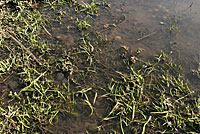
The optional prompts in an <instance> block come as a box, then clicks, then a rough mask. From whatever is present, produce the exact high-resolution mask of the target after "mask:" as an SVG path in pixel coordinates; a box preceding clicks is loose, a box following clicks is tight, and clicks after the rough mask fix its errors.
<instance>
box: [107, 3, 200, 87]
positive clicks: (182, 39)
mask: <svg viewBox="0 0 200 134" xmlns="http://www.w3.org/2000/svg"><path fill="white" fill-rule="evenodd" d="M110 3H111V9H110V10H111V14H112V16H115V17H116V16H120V15H123V14H124V15H125V16H126V19H125V21H123V22H121V23H119V24H118V25H117V27H116V28H113V29H112V30H110V31H106V32H105V34H106V35H107V36H108V38H109V39H115V38H116V37H120V39H117V38H116V39H117V41H118V43H119V44H121V45H126V46H128V47H129V48H131V50H132V51H136V50H137V49H138V48H142V49H144V52H143V55H142V58H145V59H146V58H147V59H148V58H149V57H151V56H153V55H155V54H156V53H157V52H160V50H164V51H168V52H169V53H171V55H172V57H173V58H174V59H175V61H176V62H177V63H178V64H181V66H182V67H183V70H184V72H185V74H186V75H187V76H186V77H187V78H189V77H190V75H189V73H191V70H192V69H195V68H198V63H199V61H200V26H199V25H200V9H199V6H200V1H198V0H190V1H188V0H124V1H117V0H114V1H110ZM109 18H111V17H109V16H108V17H107V18H106V20H104V21H105V22H107V23H114V21H115V20H113V19H112V20H110V19H109ZM118 18H119V17H118ZM190 78H191V77H190ZM197 85H198V86H197V88H200V87H199V84H198V83H197Z"/></svg>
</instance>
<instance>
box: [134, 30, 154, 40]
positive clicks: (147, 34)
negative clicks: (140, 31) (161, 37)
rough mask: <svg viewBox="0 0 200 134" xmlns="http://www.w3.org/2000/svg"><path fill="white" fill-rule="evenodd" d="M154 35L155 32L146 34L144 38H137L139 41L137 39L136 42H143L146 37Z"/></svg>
mask: <svg viewBox="0 0 200 134" xmlns="http://www.w3.org/2000/svg"><path fill="white" fill-rule="evenodd" d="M155 33H156V32H153V33H150V34H147V35H145V36H143V37H141V38H139V39H137V40H138V41H140V40H143V39H145V38H147V37H150V36H152V35H154V34H155Z"/></svg>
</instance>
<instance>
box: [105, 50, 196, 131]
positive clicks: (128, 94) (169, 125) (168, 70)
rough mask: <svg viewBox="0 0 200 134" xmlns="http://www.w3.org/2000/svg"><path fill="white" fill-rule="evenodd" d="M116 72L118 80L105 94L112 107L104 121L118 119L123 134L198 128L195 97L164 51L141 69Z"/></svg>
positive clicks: (113, 82) (109, 86)
mask: <svg viewBox="0 0 200 134" xmlns="http://www.w3.org/2000/svg"><path fill="white" fill-rule="evenodd" d="M117 73H119V74H120V75H121V80H120V81H119V80H118V81H116V80H113V81H111V82H110V84H109V85H108V89H107V93H106V94H105V96H104V97H107V99H108V100H109V101H110V103H111V106H112V108H111V109H110V110H109V112H108V116H107V117H106V118H104V119H103V120H113V119H116V118H117V119H118V120H119V123H120V126H121V132H122V133H128V131H129V130H131V131H132V132H134V133H145V132H146V133H154V132H160V133H174V132H176V133H182V132H184V133H187V132H197V133H198V132H199V131H200V130H199V127H200V126H199V125H200V124H199V102H196V100H197V99H198V98H195V99H193V97H192V96H193V95H194V93H193V91H192V90H191V89H190V88H189V87H188V85H187V83H185V82H184V81H183V79H182V77H181V73H180V67H179V66H177V65H176V64H174V63H173V62H172V61H171V60H170V59H168V56H167V55H166V54H165V53H161V54H160V55H159V56H157V60H156V62H153V63H144V64H143V65H142V66H141V67H140V69H136V68H134V67H131V68H130V74H124V73H121V72H117ZM127 128H129V129H128V131H127ZM125 130H126V131H125Z"/></svg>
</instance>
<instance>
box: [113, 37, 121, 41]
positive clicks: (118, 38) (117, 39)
mask: <svg viewBox="0 0 200 134" xmlns="http://www.w3.org/2000/svg"><path fill="white" fill-rule="evenodd" d="M114 39H115V40H116V41H122V37H121V36H115V38H114Z"/></svg>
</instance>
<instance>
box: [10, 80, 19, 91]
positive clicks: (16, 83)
mask: <svg viewBox="0 0 200 134" xmlns="http://www.w3.org/2000/svg"><path fill="white" fill-rule="evenodd" d="M8 86H9V87H10V88H11V89H15V88H17V87H18V86H19V83H18V82H17V81H15V80H10V81H9V82H8Z"/></svg>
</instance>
